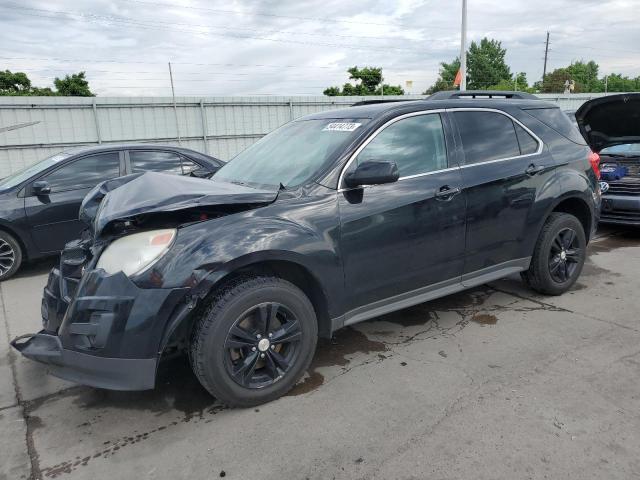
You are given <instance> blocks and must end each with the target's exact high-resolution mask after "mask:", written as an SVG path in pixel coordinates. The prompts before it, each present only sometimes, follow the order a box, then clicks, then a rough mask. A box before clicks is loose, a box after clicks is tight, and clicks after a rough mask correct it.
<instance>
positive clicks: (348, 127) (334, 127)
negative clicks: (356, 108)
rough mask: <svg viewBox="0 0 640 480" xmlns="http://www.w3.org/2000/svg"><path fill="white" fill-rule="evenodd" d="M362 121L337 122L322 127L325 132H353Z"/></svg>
mask: <svg viewBox="0 0 640 480" xmlns="http://www.w3.org/2000/svg"><path fill="white" fill-rule="evenodd" d="M360 125H362V124H361V123H352V122H335V123H330V124H329V125H327V126H326V127H324V128H323V129H322V131H323V132H353V131H354V130H355V129H356V128H358V127H359V126H360Z"/></svg>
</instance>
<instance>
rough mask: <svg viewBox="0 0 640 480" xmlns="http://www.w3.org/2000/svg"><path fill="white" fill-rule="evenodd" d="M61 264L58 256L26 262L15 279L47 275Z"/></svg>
mask: <svg viewBox="0 0 640 480" xmlns="http://www.w3.org/2000/svg"><path fill="white" fill-rule="evenodd" d="M59 262H60V257H59V256H57V255H56V256H55V257H46V258H41V259H38V260H33V261H28V262H25V263H24V264H23V265H22V266H21V267H20V270H18V272H17V273H16V274H15V275H14V276H13V278H16V279H17V278H28V277H35V276H37V275H44V274H47V273H49V271H50V270H51V269H52V268H53V267H55V266H56V265H58V263H59Z"/></svg>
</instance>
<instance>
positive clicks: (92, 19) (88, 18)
mask: <svg viewBox="0 0 640 480" xmlns="http://www.w3.org/2000/svg"><path fill="white" fill-rule="evenodd" d="M0 8H9V9H14V10H20V13H21V14H22V15H27V16H32V17H39V18H49V19H55V18H57V17H56V16H51V15H40V14H36V13H29V12H25V11H22V10H24V9H25V8H23V7H10V6H6V5H0ZM27 10H39V11H42V12H47V13H51V14H54V15H66V16H80V17H81V18H82V19H83V20H85V21H88V22H92V23H99V22H107V23H110V24H123V25H127V26H131V27H136V28H143V29H149V30H163V31H166V30H167V28H170V27H168V26H166V25H163V26H156V25H153V24H148V23H143V22H136V21H133V20H116V19H112V18H110V17H104V16H99V15H93V14H92V15H90V16H88V15H82V14H77V13H73V12H66V11H57V10H43V9H27ZM170 29H171V30H173V31H176V32H187V33H192V34H194V35H200V36H214V37H223V38H241V39H248V40H260V41H267V42H277V43H291V44H297V45H310V46H320V47H334V48H348V49H354V50H368V51H385V52H388V51H421V52H422V51H424V49H417V48H400V47H378V46H375V45H353V44H344V43H343V44H337V43H321V42H308V41H301V40H291V39H282V38H267V37H260V36H254V35H244V34H232V33H216V32H201V31H195V30H189V29H180V28H170Z"/></svg>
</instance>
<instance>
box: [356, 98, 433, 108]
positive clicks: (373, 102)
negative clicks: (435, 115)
mask: <svg viewBox="0 0 640 480" xmlns="http://www.w3.org/2000/svg"><path fill="white" fill-rule="evenodd" d="M418 100H425V99H424V98H407V99H406V100H404V99H389V100H384V99H380V100H362V101H361V102H356V103H354V104H352V105H351V106H352V107H359V106H361V105H375V104H376V103H393V102H416V101H418Z"/></svg>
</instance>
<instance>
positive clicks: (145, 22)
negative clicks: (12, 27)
mask: <svg viewBox="0 0 640 480" xmlns="http://www.w3.org/2000/svg"><path fill="white" fill-rule="evenodd" d="M2 8H7V9H11V10H19V11H21V13H23V11H24V10H28V11H33V12H42V13H53V14H60V15H72V16H80V17H83V18H88V19H94V20H104V21H109V22H124V23H133V24H135V25H149V26H162V27H163V28H164V27H167V26H169V27H172V26H175V25H178V26H184V27H197V28H216V29H218V28H219V29H222V30H245V31H249V32H256V33H258V34H265V35H268V34H286V35H303V36H316V37H338V38H360V39H368V40H384V41H389V37H388V36H385V37H381V36H372V35H342V34H338V33H312V32H300V31H291V30H258V29H255V28H244V27H237V26H234V27H229V26H226V25H211V24H197V23H180V22H175V21H170V22H166V21H162V20H155V19H154V20H131V18H130V17H123V16H117V15H101V14H94V13H84V12H70V11H61V10H48V9H42V8H32V7H24V6H22V5H18V4H13V5H2ZM43 18H49V17H43ZM194 33H198V32H196V31H194ZM201 33H206V32H201ZM401 39H403V40H406V39H404V38H401Z"/></svg>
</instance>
